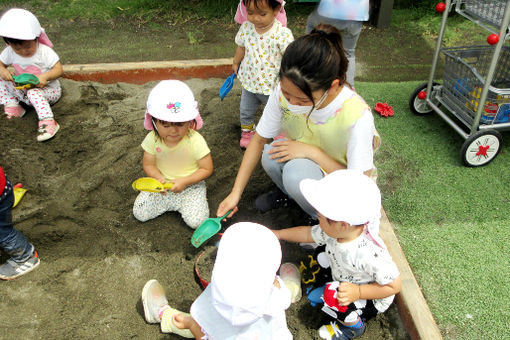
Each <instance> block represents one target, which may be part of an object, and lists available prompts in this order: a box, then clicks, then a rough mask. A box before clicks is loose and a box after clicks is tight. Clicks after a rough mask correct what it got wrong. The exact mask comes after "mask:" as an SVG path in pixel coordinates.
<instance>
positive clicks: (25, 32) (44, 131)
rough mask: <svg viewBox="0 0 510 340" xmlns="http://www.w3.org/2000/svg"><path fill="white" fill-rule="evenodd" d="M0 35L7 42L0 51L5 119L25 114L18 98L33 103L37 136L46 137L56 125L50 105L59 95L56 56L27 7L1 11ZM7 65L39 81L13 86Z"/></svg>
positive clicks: (0, 92) (59, 68) (0, 95)
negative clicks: (37, 119)
mask: <svg viewBox="0 0 510 340" xmlns="http://www.w3.org/2000/svg"><path fill="white" fill-rule="evenodd" d="M0 36H1V37H3V38H4V41H5V43H6V44H7V47H6V48H5V49H4V50H3V52H2V53H1V54H0V78H1V79H0V104H2V105H4V112H5V114H6V115H7V118H9V119H11V118H21V117H23V115H24V114H25V109H24V108H23V107H22V106H21V105H20V102H23V103H25V104H27V105H29V106H33V107H34V109H35V111H36V113H37V117H38V118H39V129H38V135H37V140H38V141H39V142H42V141H45V140H48V139H50V138H52V137H53V136H55V134H56V133H57V131H58V130H59V128H60V126H59V125H58V124H57V122H56V121H55V119H54V117H53V111H52V110H51V106H50V105H51V104H54V103H56V102H57V101H58V100H59V99H60V96H61V95H62V88H61V87H60V83H59V81H58V80H57V79H58V78H59V77H60V76H61V75H62V72H63V71H62V64H61V63H60V61H59V57H58V55H57V54H56V53H55V52H54V51H53V49H52V47H53V44H52V43H51V41H50V40H49V39H48V36H47V35H46V33H44V29H42V28H41V24H40V23H39V20H37V18H36V17H35V16H34V15H33V14H32V13H30V12H29V11H27V10H24V9H20V8H13V9H10V10H8V11H7V12H5V14H4V15H3V16H2V17H1V18H0ZM8 66H12V67H13V68H14V73H15V75H20V74H22V73H30V74H33V75H35V76H37V78H38V79H39V84H38V85H37V86H36V87H35V88H30V89H16V88H15V84H14V79H13V77H12V74H11V72H10V71H9V70H8V69H7V67H8Z"/></svg>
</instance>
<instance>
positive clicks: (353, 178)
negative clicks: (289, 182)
mask: <svg viewBox="0 0 510 340" xmlns="http://www.w3.org/2000/svg"><path fill="white" fill-rule="evenodd" d="M299 188H300V189H301V192H302V193H303V196H304V197H305V198H306V200H307V201H308V203H310V204H311V205H312V207H314V208H315V210H317V211H318V212H319V213H321V214H322V215H324V217H327V218H329V219H331V220H334V221H342V222H347V223H349V224H350V225H362V224H366V225H367V232H368V234H369V236H370V237H371V238H372V239H373V240H374V241H375V242H376V243H377V244H378V245H379V246H381V247H383V248H384V247H385V246H384V242H383V241H382V240H381V238H380V237H379V223H380V219H381V192H380V191H379V188H378V187H377V184H375V182H374V181H373V180H372V179H370V178H369V177H368V176H365V175H364V174H363V173H362V172H361V171H356V170H350V169H345V170H337V171H334V172H332V173H330V174H328V175H326V176H325V177H324V178H322V179H320V180H315V179H304V180H302V181H301V182H300V183H299Z"/></svg>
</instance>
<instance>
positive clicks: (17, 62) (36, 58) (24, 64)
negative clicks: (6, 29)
mask: <svg viewBox="0 0 510 340" xmlns="http://www.w3.org/2000/svg"><path fill="white" fill-rule="evenodd" d="M59 60H60V58H59V56H58V55H57V53H55V51H53V49H52V48H50V47H48V46H46V45H44V44H40V43H37V50H36V52H35V53H34V55H33V56H31V57H28V58H25V57H22V56H20V55H19V54H17V53H16V52H14V50H13V49H12V48H11V47H10V46H7V47H6V48H5V49H4V50H3V51H2V53H1V54H0V61H1V62H2V63H3V64H4V65H6V66H12V67H14V70H15V71H16V75H18V74H21V73H31V74H34V75H36V76H38V75H39V74H41V73H45V72H48V71H49V70H51V69H52V68H53V66H55V64H56V63H57V62H58V61H59ZM47 86H48V87H52V88H56V87H59V86H60V82H59V81H58V80H52V81H50V82H48V85H47Z"/></svg>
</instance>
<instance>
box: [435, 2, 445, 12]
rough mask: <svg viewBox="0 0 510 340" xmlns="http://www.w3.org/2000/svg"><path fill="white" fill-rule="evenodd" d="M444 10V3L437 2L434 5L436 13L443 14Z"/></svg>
mask: <svg viewBox="0 0 510 340" xmlns="http://www.w3.org/2000/svg"><path fill="white" fill-rule="evenodd" d="M445 9H446V4H445V3H444V2H438V3H437V5H436V12H437V13H443V12H444V10H445Z"/></svg>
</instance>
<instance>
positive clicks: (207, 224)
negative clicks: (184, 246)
mask: <svg viewBox="0 0 510 340" xmlns="http://www.w3.org/2000/svg"><path fill="white" fill-rule="evenodd" d="M231 212H232V210H229V211H227V213H226V214H225V215H223V216H222V217H211V218H208V219H206V220H205V221H204V222H202V224H201V225H200V226H199V227H198V228H197V230H195V232H194V233H193V235H191V244H192V245H193V246H195V248H198V247H200V246H201V245H202V244H203V243H204V242H205V241H207V240H208V239H210V238H211V237H213V236H214V235H216V233H218V231H220V229H221V220H223V219H224V218H225V217H227V216H228V215H229V214H230V213H231Z"/></svg>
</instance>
